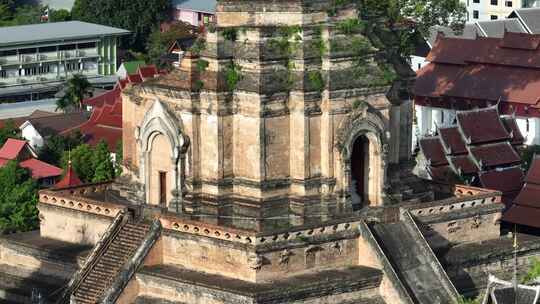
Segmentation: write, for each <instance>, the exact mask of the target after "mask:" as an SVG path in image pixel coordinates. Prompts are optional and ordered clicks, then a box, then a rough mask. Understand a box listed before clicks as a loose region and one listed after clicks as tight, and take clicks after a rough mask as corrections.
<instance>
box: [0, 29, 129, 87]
mask: <svg viewBox="0 0 540 304" xmlns="http://www.w3.org/2000/svg"><path fill="white" fill-rule="evenodd" d="M129 33H130V32H129V31H126V30H122V29H118V28H113V27H109V26H103V25H98V24H92V23H86V22H80V21H69V22H57V23H41V24H33V25H23V26H10V27H0V98H1V96H2V95H3V93H6V92H9V94H12V95H16V94H17V92H18V91H22V92H23V93H24V92H25V91H34V90H35V91H37V92H39V91H40V90H44V91H46V90H47V88H49V87H51V88H52V87H54V86H55V84H58V83H62V82H63V81H65V80H66V79H67V78H69V76H70V75H73V74H82V75H85V76H87V77H88V78H96V77H100V76H108V75H114V73H115V72H116V69H117V45H118V39H119V37H120V36H123V35H128V34H129ZM9 94H8V95H9Z"/></svg>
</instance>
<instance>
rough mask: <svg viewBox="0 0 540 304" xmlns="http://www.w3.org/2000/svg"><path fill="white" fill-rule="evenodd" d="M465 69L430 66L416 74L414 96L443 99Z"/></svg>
mask: <svg viewBox="0 0 540 304" xmlns="http://www.w3.org/2000/svg"><path fill="white" fill-rule="evenodd" d="M462 68H463V67H461V66H458V65H442V64H428V65H426V66H424V67H423V68H421V69H420V70H418V71H417V72H416V82H415V85H414V94H415V95H416V96H425V97H441V96H443V95H444V93H445V92H446V91H447V90H449V89H450V88H452V86H453V83H454V79H456V77H457V76H458V75H459V73H460V72H461V69H462Z"/></svg>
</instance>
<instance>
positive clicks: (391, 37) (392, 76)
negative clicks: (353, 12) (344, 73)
mask: <svg viewBox="0 0 540 304" xmlns="http://www.w3.org/2000/svg"><path fill="white" fill-rule="evenodd" d="M351 4H352V5H356V6H357V7H358V12H359V15H358V17H357V19H358V20H349V21H348V23H347V24H345V26H339V27H338V28H341V29H345V30H348V31H350V30H352V29H351V26H353V27H354V29H353V30H356V31H360V32H361V33H362V34H363V35H364V36H365V37H367V42H369V43H365V42H364V41H361V40H359V41H357V42H356V43H353V44H354V45H353V49H355V50H356V51H357V52H358V53H359V54H360V55H361V56H360V58H361V59H360V60H359V61H358V62H357V66H356V67H357V69H358V72H359V74H362V75H366V74H367V73H366V66H367V65H366V61H367V60H371V59H375V61H377V62H378V63H379V66H380V67H382V70H381V71H380V72H379V74H381V77H380V78H382V79H383V80H384V82H386V83H387V84H391V85H392V89H391V90H390V92H389V93H388V98H389V99H390V100H391V101H392V102H397V103H399V102H400V100H403V99H404V98H405V97H407V98H408V96H409V95H410V93H409V92H410V88H411V86H412V83H413V81H414V78H415V73H414V72H413V71H412V70H411V68H410V66H409V58H410V55H411V54H413V52H414V48H415V46H416V45H417V44H418V42H419V41H421V40H422V39H424V38H423V37H428V32H429V29H430V28H432V27H433V26H436V25H445V26H450V27H452V28H453V29H454V30H455V31H456V32H459V31H461V30H462V29H463V26H464V24H465V20H466V9H465V6H464V4H463V3H461V1H460V0H431V1H425V0H334V7H333V8H332V9H331V10H330V11H329V13H330V14H332V13H335V12H336V11H337V10H338V9H339V8H340V7H342V6H344V5H351ZM353 42H354V41H353ZM375 83H376V84H382V82H379V81H375Z"/></svg>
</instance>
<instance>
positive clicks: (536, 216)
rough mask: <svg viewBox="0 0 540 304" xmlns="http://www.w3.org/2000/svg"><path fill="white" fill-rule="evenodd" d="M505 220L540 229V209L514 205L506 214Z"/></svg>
mask: <svg viewBox="0 0 540 304" xmlns="http://www.w3.org/2000/svg"><path fill="white" fill-rule="evenodd" d="M503 220H504V221H505V222H508V223H512V224H518V225H525V226H529V227H534V228H540V208H538V207H536V208H530V207H525V206H521V205H516V204H514V205H512V206H511V207H510V209H508V210H507V211H506V212H504V215H503Z"/></svg>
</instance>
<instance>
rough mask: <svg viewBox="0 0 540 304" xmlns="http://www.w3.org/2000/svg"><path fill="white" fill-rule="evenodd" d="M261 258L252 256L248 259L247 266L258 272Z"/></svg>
mask: <svg viewBox="0 0 540 304" xmlns="http://www.w3.org/2000/svg"><path fill="white" fill-rule="evenodd" d="M263 262H264V260H263V258H262V257H261V256H260V255H258V254H253V255H250V256H249V257H248V266H249V268H251V269H253V270H260V269H261V267H262V266H263Z"/></svg>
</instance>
